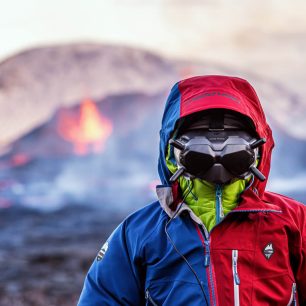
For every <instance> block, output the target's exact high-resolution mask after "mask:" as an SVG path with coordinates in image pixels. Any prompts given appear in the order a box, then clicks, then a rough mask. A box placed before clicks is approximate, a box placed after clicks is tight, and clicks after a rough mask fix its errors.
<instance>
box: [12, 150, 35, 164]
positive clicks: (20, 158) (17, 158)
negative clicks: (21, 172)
mask: <svg viewBox="0 0 306 306" xmlns="http://www.w3.org/2000/svg"><path fill="white" fill-rule="evenodd" d="M29 161H30V158H29V157H28V156H27V155H26V154H24V153H19V154H15V155H14V156H13V157H12V159H11V165H12V166H14V167H18V166H23V165H25V164H27V163H28V162H29Z"/></svg>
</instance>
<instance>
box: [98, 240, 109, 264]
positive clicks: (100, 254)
mask: <svg viewBox="0 0 306 306" xmlns="http://www.w3.org/2000/svg"><path fill="white" fill-rule="evenodd" d="M107 249H108V242H105V243H104V244H103V246H102V248H101V250H100V251H99V253H98V255H97V260H98V261H100V260H101V259H102V258H103V257H104V255H105V253H106V251H107Z"/></svg>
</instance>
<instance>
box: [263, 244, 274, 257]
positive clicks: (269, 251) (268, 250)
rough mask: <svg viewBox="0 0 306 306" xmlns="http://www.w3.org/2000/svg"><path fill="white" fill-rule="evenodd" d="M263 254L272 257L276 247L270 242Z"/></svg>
mask: <svg viewBox="0 0 306 306" xmlns="http://www.w3.org/2000/svg"><path fill="white" fill-rule="evenodd" d="M263 254H264V255H265V257H266V258H267V259H270V258H271V256H272V255H273V254H274V248H273V244H272V243H268V244H267V245H266V246H265V248H264V249H263Z"/></svg>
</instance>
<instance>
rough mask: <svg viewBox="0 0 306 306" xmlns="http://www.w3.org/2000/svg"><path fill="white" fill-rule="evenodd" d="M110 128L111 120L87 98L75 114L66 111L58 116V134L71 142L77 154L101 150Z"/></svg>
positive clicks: (110, 131) (110, 130)
mask: <svg viewBox="0 0 306 306" xmlns="http://www.w3.org/2000/svg"><path fill="white" fill-rule="evenodd" d="M112 129H113V126H112V123H111V121H110V120H109V119H108V118H106V117H105V116H103V115H102V114H101V113H100V112H99V110H98V108H97V106H96V104H95V103H94V102H93V101H92V100H89V99H86V100H84V101H83V103H82V104H81V106H80V111H79V114H78V115H77V116H75V115H72V114H71V113H69V112H67V111H66V112H62V113H61V114H60V117H59V123H58V131H59V134H60V135H61V136H62V137H63V138H64V139H65V140H67V141H69V142H72V143H73V146H74V152H75V153H76V154H79V155H85V154H88V153H100V152H102V151H103V149H104V144H105V141H106V139H107V138H108V137H109V136H110V134H111V133H112Z"/></svg>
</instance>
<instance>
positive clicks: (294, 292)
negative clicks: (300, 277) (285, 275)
mask: <svg viewBox="0 0 306 306" xmlns="http://www.w3.org/2000/svg"><path fill="white" fill-rule="evenodd" d="M292 292H293V305H294V306H296V305H297V303H296V283H293V284H292Z"/></svg>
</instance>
